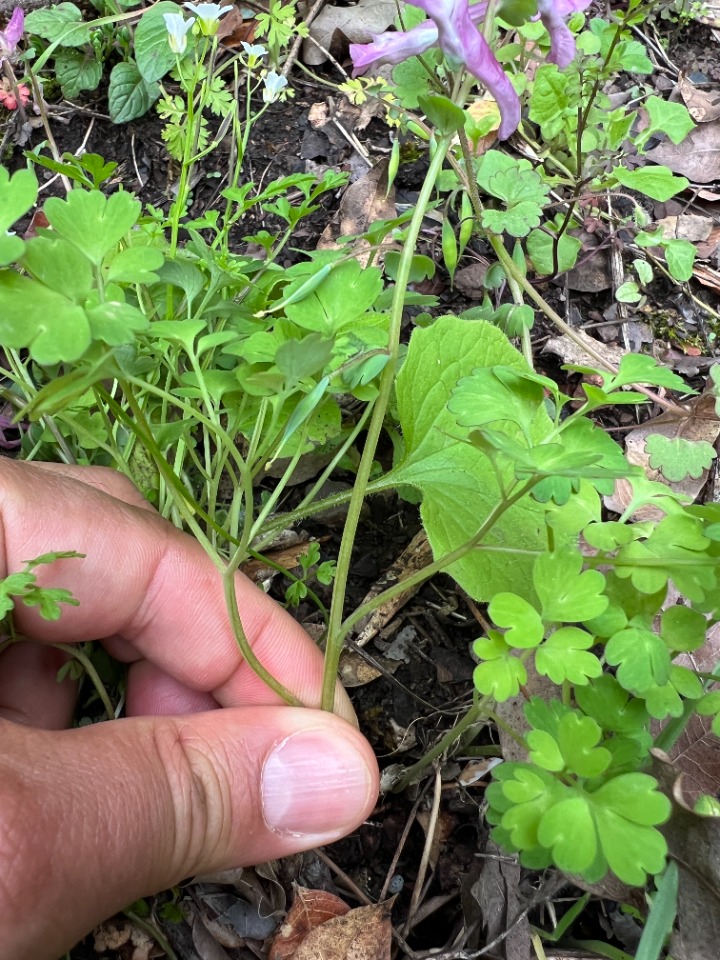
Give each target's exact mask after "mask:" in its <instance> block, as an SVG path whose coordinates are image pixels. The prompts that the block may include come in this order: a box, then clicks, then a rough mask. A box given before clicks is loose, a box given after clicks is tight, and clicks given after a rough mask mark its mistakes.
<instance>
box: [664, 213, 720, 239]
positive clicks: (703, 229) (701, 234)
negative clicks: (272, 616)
mask: <svg viewBox="0 0 720 960" xmlns="http://www.w3.org/2000/svg"><path fill="white" fill-rule="evenodd" d="M657 226H659V227H662V232H663V237H665V238H666V239H667V240H689V241H690V243H699V242H702V241H703V240H707V238H708V237H709V236H710V233H711V231H712V228H713V221H712V219H711V218H710V217H700V216H698V215H697V214H692V213H683V214H681V215H680V216H678V217H663V219H662V220H658V222H657Z"/></svg>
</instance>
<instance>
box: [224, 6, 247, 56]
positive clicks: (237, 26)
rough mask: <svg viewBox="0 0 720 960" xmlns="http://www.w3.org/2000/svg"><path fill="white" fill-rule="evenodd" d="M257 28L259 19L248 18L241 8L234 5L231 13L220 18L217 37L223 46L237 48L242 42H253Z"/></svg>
mask: <svg viewBox="0 0 720 960" xmlns="http://www.w3.org/2000/svg"><path fill="white" fill-rule="evenodd" d="M256 30H257V20H253V19H250V20H246V19H245V17H243V15H242V13H241V12H240V8H239V7H236V6H235V5H233V7H232V9H231V11H230V13H227V14H224V15H223V16H222V18H221V19H220V25H219V27H218V32H217V38H218V40H219V41H221V43H222V44H223V46H225V47H230V48H231V49H233V50H234V49H236V48H237V47H239V46H240V44H241V43H252V42H253V40H254V39H255V31H256Z"/></svg>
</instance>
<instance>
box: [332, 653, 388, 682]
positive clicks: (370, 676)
mask: <svg viewBox="0 0 720 960" xmlns="http://www.w3.org/2000/svg"><path fill="white" fill-rule="evenodd" d="M338 675H339V677H340V682H341V683H342V685H343V686H344V687H346V688H348V689H351V688H354V687H364V686H366V685H367V684H368V683H372V681H373V680H377V679H378V677H381V676H382V670H378V668H377V667H374V666H373V665H372V664H371V663H369V662H368V661H367V660H366V659H365V657H362V656H361V655H360V654H359V653H358V652H357V651H356V650H343V652H342V653H341V654H340V663H339V664H338Z"/></svg>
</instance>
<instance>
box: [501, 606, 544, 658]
mask: <svg viewBox="0 0 720 960" xmlns="http://www.w3.org/2000/svg"><path fill="white" fill-rule="evenodd" d="M488 614H489V615H490V617H491V618H492V620H493V622H494V623H495V624H497V626H498V627H503V628H505V629H506V633H505V636H504V639H505V643H507V645H508V646H509V647H519V648H520V649H523V650H527V649H530V648H532V647H536V646H537V645H538V644H539V643H541V642H542V639H543V636H544V635H545V628H544V626H543V622H542V619H541V618H540V614H539V613H538V612H537V610H536V609H535V607H533V606H532V604H530V603H528V602H527V600H525V599H524V598H523V597H519V596H518V595H517V594H516V593H496V594H495V596H494V597H493V598H492V600H491V601H490V605H489V606H488Z"/></svg>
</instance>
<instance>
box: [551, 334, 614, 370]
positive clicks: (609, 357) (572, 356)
mask: <svg viewBox="0 0 720 960" xmlns="http://www.w3.org/2000/svg"><path fill="white" fill-rule="evenodd" d="M575 333H576V335H577V336H578V337H579V338H580V340H583V341H586V342H587V344H588V346H589V347H591V348H592V349H593V350H594V351H595V352H596V353H599V354H600V356H601V357H604V358H605V360H606V361H607V363H609V364H611V365H612V366H613V367H617V366H618V364H619V363H620V361H621V360H622V358H623V357H624V356H625V353H626V351H625V350H623V349H622V348H621V347H617V346H615V345H614V344H609V343H601V342H600V341H599V340H595V339H593V337H591V336H589V335H588V334H587V333H585V332H584V331H583V330H576V331H575ZM543 353H554V354H556V356H558V357H560V359H561V360H562V361H563V363H571V364H573V365H575V366H578V367H594V368H595V369H597V366H598V363H597V360H595V358H594V357H591V356H590V354H589V353H586V352H585V351H584V350H583V349H582V347H581V346H580V345H579V344H577V343H575V341H574V340H571V339H570V337H568V336H566V335H565V334H563V335H562V336H561V337H551V338H550V340H548V341H546V343H545V346H544V347H543Z"/></svg>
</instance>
